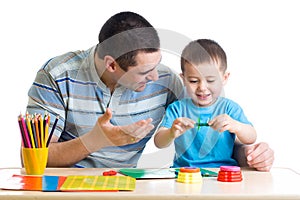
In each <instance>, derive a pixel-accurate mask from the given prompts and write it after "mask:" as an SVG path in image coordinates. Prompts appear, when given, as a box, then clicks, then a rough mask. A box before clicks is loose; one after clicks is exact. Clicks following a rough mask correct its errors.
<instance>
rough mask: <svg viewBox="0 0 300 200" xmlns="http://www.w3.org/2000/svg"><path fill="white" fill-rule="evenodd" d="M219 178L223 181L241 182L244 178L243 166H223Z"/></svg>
mask: <svg viewBox="0 0 300 200" xmlns="http://www.w3.org/2000/svg"><path fill="white" fill-rule="evenodd" d="M217 180H218V181H221V182H240V181H242V180H243V178H242V173H241V168H240V167H238V166H221V167H220V171H219V173H218V179H217Z"/></svg>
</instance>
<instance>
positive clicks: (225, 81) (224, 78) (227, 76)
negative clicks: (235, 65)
mask: <svg viewBox="0 0 300 200" xmlns="http://www.w3.org/2000/svg"><path fill="white" fill-rule="evenodd" d="M229 76H230V72H227V71H226V72H225V73H224V75H223V81H222V83H223V85H226V83H227V81H228V79H229Z"/></svg>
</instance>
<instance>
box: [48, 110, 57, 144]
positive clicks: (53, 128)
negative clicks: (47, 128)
mask: <svg viewBox="0 0 300 200" xmlns="http://www.w3.org/2000/svg"><path fill="white" fill-rule="evenodd" d="M58 119H59V115H57V116H56V119H55V121H54V124H53V126H52V129H51V132H50V135H49V137H48V140H47V144H46V147H48V146H49V144H50V141H51V138H52V135H53V133H54V130H55V127H56V125H57V122H58Z"/></svg>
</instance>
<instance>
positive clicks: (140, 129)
mask: <svg viewBox="0 0 300 200" xmlns="http://www.w3.org/2000/svg"><path fill="white" fill-rule="evenodd" d="M111 118H112V112H111V110H110V109H109V108H107V109H106V112H105V113H104V114H103V115H102V116H101V117H99V118H98V120H97V123H96V124H95V126H94V128H93V129H92V130H91V131H90V132H88V133H87V134H85V135H83V136H82V137H81V139H82V143H83V144H84V145H85V147H86V148H87V150H88V151H89V152H90V153H92V152H95V151H98V150H99V149H101V148H103V147H107V146H121V145H126V144H131V143H135V142H138V141H140V140H141V139H143V138H144V137H145V136H146V135H147V134H148V133H149V132H150V131H151V130H152V129H153V128H154V125H153V124H151V122H152V119H151V118H149V119H146V120H140V121H138V122H135V123H133V124H129V125H126V126H114V125H112V124H111V123H110V119H111Z"/></svg>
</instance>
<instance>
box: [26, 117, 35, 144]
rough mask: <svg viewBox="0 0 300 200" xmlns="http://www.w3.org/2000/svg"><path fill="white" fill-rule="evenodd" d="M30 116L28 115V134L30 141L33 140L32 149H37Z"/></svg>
mask: <svg viewBox="0 0 300 200" xmlns="http://www.w3.org/2000/svg"><path fill="white" fill-rule="evenodd" d="M29 118H30V117H29V114H28V113H27V114H26V123H27V128H28V132H29V136H30V140H31V144H32V148H35V142H34V135H33V133H32V129H31V123H30V122H31V120H30V119H29Z"/></svg>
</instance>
